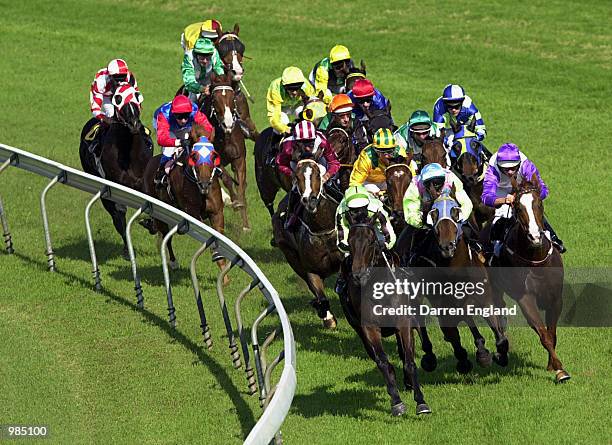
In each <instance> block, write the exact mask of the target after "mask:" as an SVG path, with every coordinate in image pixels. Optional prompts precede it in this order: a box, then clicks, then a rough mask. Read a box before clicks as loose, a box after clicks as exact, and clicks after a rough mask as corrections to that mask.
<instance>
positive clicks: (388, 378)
mask: <svg viewBox="0 0 612 445" xmlns="http://www.w3.org/2000/svg"><path fill="white" fill-rule="evenodd" d="M357 333H358V334H359V337H360V338H361V341H362V342H363V346H365V350H366V352H367V353H368V355H369V356H370V358H371V359H372V360H374V363H376V366H377V367H378V369H379V370H380V372H381V373H382V375H383V378H384V379H385V383H386V384H387V393H388V394H389V396H390V397H391V414H392V415H393V416H401V415H402V414H404V413H405V412H406V405H404V402H402V399H401V398H400V395H399V391H398V389H397V382H396V378H395V368H394V367H393V365H392V364H391V363H390V362H389V358H388V357H387V354H385V350H384V349H383V345H382V337H381V335H380V330H379V329H378V328H374V327H361V329H358V332H357Z"/></svg>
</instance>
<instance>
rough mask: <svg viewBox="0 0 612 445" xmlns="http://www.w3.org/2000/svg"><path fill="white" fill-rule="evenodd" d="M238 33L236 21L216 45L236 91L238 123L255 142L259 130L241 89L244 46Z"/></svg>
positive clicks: (244, 93) (238, 28) (242, 87)
mask: <svg viewBox="0 0 612 445" xmlns="http://www.w3.org/2000/svg"><path fill="white" fill-rule="evenodd" d="M239 33H240V27H239V26H238V24H237V23H236V24H235V25H234V29H233V30H232V31H230V32H226V33H224V34H222V35H221V36H220V37H219V39H217V42H216V47H217V51H219V56H220V57H221V61H222V62H223V67H224V70H225V73H226V74H228V75H229V76H231V81H232V84H231V85H232V88H233V89H234V91H235V92H236V96H235V98H236V99H235V100H236V111H237V114H238V116H239V117H240V119H239V120H238V125H239V126H240V129H241V131H242V132H243V133H244V135H245V136H246V137H247V138H249V139H251V140H252V141H253V142H255V141H257V138H258V137H259V132H258V131H257V128H256V127H255V123H254V122H253V120H252V119H251V112H250V110H249V103H248V101H247V95H248V92H247V91H246V90H245V91H243V89H244V84H243V83H242V76H243V75H244V67H243V65H242V59H243V57H244V51H245V46H244V43H242V41H241V40H240V38H239V36H238V34H239Z"/></svg>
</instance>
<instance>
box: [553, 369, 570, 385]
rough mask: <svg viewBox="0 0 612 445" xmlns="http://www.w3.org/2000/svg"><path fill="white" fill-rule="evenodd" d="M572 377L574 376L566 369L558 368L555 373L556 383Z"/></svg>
mask: <svg viewBox="0 0 612 445" xmlns="http://www.w3.org/2000/svg"><path fill="white" fill-rule="evenodd" d="M571 378H572V377H571V376H570V375H569V373H568V372H566V371H564V370H563V369H558V370H557V372H556V374H555V383H564V382H567V381H568V380H569V379H571Z"/></svg>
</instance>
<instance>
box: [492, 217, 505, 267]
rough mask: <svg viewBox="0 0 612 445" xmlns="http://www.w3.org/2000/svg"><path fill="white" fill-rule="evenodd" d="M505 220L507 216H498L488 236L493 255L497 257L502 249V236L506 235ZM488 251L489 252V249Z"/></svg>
mask: <svg viewBox="0 0 612 445" xmlns="http://www.w3.org/2000/svg"><path fill="white" fill-rule="evenodd" d="M506 221H507V218H499V219H498V220H497V221H496V222H495V223H494V224H493V226H492V227H491V234H490V236H489V238H490V240H491V246H492V248H493V252H492V253H493V255H495V256H496V257H498V258H499V255H500V254H501V249H502V243H503V239H504V236H505V235H506V226H507V224H506ZM488 253H491V252H490V251H489V252H488Z"/></svg>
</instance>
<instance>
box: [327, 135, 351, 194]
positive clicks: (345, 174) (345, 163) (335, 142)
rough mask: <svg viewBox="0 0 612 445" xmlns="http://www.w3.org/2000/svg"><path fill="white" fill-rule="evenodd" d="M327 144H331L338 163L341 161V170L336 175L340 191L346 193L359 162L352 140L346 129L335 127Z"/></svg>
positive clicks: (328, 137)
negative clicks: (357, 161) (355, 164)
mask: <svg viewBox="0 0 612 445" xmlns="http://www.w3.org/2000/svg"><path fill="white" fill-rule="evenodd" d="M327 142H329V145H330V146H331V148H332V150H334V153H336V157H337V158H338V161H340V170H339V171H338V173H337V174H336V178H337V179H338V182H339V186H340V190H341V191H342V192H344V191H346V189H348V186H349V179H350V177H351V171H352V169H353V164H354V163H355V161H356V160H357V154H356V152H355V149H354V147H353V142H352V138H351V136H350V135H349V134H348V132H347V131H346V130H345V129H343V128H340V127H334V128H331V129H330V130H328V132H327Z"/></svg>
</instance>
